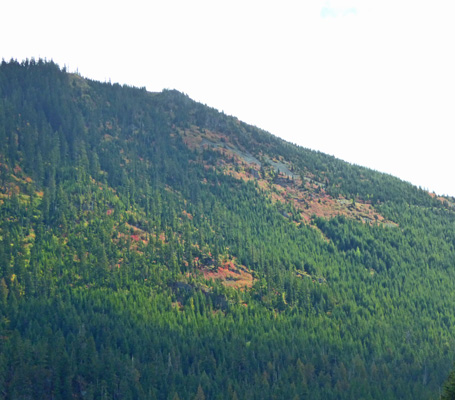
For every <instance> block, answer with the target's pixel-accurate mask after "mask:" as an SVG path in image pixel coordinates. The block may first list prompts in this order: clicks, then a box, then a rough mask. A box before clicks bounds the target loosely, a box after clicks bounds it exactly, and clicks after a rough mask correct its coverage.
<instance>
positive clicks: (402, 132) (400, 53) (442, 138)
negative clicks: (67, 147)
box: [0, 0, 455, 196]
mask: <svg viewBox="0 0 455 400" xmlns="http://www.w3.org/2000/svg"><path fill="white" fill-rule="evenodd" d="M454 12H455V1H454V0H432V1H419V0H414V1H409V0H394V1H391V0H299V1H292V0H289V1H286V0H283V1H280V2H279V1H267V0H262V1H256V0H251V1H249V0H242V1H238V0H230V1H224V0H220V1H217V0H210V1H202V0H194V1H191V0H186V1H183V0H180V1H178V0H167V1H164V0H163V1H153V0H150V1H137V0H129V1H121V2H120V1H112V0H111V1H104V0H91V1H85V0H80V1H65V0H59V1H49V0H40V1H36V0H33V1H30V0H29V1H23V0H4V1H2V3H1V4H0V58H3V59H5V60H6V61H8V60H9V59H10V58H14V59H17V60H19V61H21V60H23V59H25V58H31V57H35V58H39V57H41V58H47V59H53V60H54V61H55V62H57V63H58V64H59V65H60V66H62V67H63V66H64V65H66V66H67V68H69V70H70V71H75V70H76V69H77V70H78V71H79V72H80V73H81V74H82V75H83V76H85V77H88V78H91V79H96V80H101V81H109V80H111V82H119V83H122V84H123V83H125V84H129V85H134V86H139V87H143V86H145V87H146V88H147V89H148V90H150V91H161V90H162V89H163V88H169V89H174V88H175V89H177V90H179V91H182V92H184V93H186V94H188V95H189V96H190V97H191V98H193V99H195V100H197V101H200V102H202V103H205V104H207V105H209V106H212V107H215V108H217V109H219V110H220V111H224V112H225V113H226V114H230V115H234V116H236V117H238V118H239V119H241V120H243V121H245V122H247V123H250V124H253V125H256V126H258V127H260V128H263V129H265V130H267V131H269V132H271V133H273V134H274V135H277V136H280V137H282V138H284V139H286V140H288V141H291V142H293V143H297V144H300V145H302V146H304V147H308V148H311V149H315V150H320V151H322V152H325V153H328V154H332V155H335V156H336V157H339V158H341V159H344V160H346V161H349V162H351V163H355V164H359V165H364V166H368V167H371V168H373V169H376V170H379V171H383V172H388V173H391V174H393V175H395V176H398V177H400V178H402V179H404V180H407V181H410V182H412V183H414V184H415V185H417V186H421V187H423V188H426V189H429V190H430V191H435V192H436V193H438V194H449V195H452V196H455V179H454V171H455V157H454V153H455V22H454V21H455V15H454Z"/></svg>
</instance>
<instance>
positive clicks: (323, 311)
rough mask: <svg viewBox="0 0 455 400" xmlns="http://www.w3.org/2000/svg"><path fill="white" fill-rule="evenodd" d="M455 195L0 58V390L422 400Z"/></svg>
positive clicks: (435, 360)
mask: <svg viewBox="0 0 455 400" xmlns="http://www.w3.org/2000/svg"><path fill="white" fill-rule="evenodd" d="M454 260H455V201H454V199H453V198H447V197H438V196H436V195H434V194H429V193H427V192H425V191H423V190H421V189H419V188H416V187H414V186H412V185H411V184H409V183H406V182H402V181H401V180H399V179H397V178H395V177H393V176H390V175H385V174H381V173H378V172H375V171H372V170H369V169H366V168H362V167H358V166H353V165H350V164H348V163H345V162H342V161H340V160H337V159H336V158H334V157H331V156H327V155H325V154H322V153H319V152H315V151H310V150H308V149H305V148H301V147H298V146H295V145H291V144H289V143H287V142H285V141H283V140H281V139H278V138H277V137H274V136H273V135H271V134H269V133H267V132H265V131H262V130H261V129H258V128H256V127H253V126H250V125H247V124H245V123H243V122H241V121H239V120H238V119H236V118H234V117H231V116H227V115H224V114H223V113H219V112H218V111H217V110H215V109H212V108H209V107H207V106H205V105H202V104H199V103H196V102H194V101H193V100H191V99H190V98H189V97H188V96H186V95H184V94H182V93H179V92H177V91H174V90H165V91H163V92H161V93H150V92H147V91H146V90H145V89H138V88H132V87H127V86H121V85H118V84H114V85H111V84H107V83H100V82H95V81H91V80H89V79H85V78H82V77H81V76H79V75H77V74H70V73H67V72H66V71H65V70H64V69H63V70H62V69H60V68H59V67H58V66H57V65H55V64H54V63H52V62H44V61H41V60H40V61H33V60H32V61H26V62H22V63H18V62H15V61H11V62H3V63H2V64H1V66H0V275H1V276H0V398H4V399H19V398H24V399H46V398H48V399H51V398H52V399H68V398H71V399H102V398H111V399H138V398H144V399H166V400H167V399H170V400H175V399H182V400H183V399H194V398H196V399H202V398H205V399H304V398H309V399H310V398H311V399H361V398H363V399H429V398H436V397H437V396H438V394H439V390H440V387H441V386H442V384H443V382H444V381H445V379H446V377H447V376H448V374H449V372H450V369H451V366H452V363H453V361H454V356H453V349H454V345H455V343H454V339H455V329H454V328H455V315H454V312H453V310H454V309H455V298H454V297H453V296H451V293H453V292H454V290H455V262H454Z"/></svg>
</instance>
